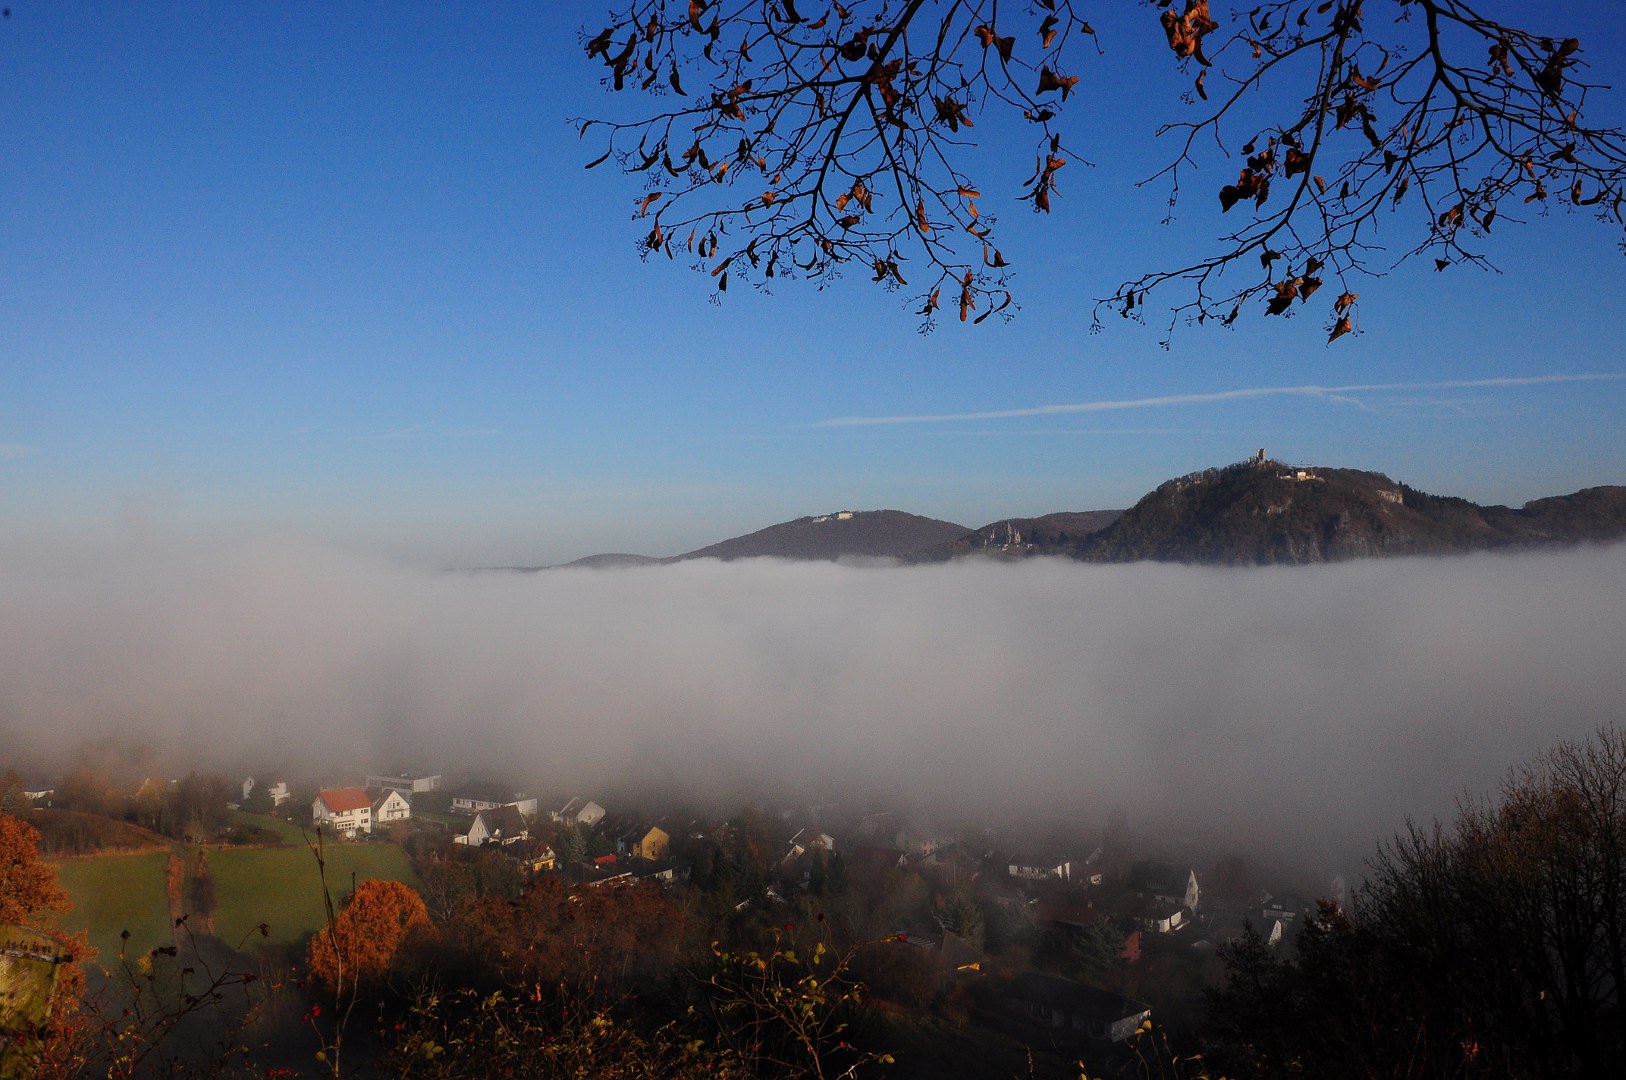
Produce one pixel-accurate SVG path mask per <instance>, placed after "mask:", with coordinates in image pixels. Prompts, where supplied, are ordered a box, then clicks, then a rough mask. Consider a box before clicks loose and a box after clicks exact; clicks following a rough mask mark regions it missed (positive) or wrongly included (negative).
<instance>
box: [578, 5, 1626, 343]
mask: <svg viewBox="0 0 1626 1080" xmlns="http://www.w3.org/2000/svg"><path fill="white" fill-rule="evenodd" d="M1140 6H1141V7H1142V8H1144V9H1145V11H1144V14H1143V23H1142V26H1143V30H1142V33H1141V34H1140V37H1139V39H1138V40H1136V41H1130V42H1123V43H1119V42H1114V43H1113V47H1120V46H1129V47H1134V46H1136V45H1138V46H1140V47H1142V48H1145V49H1147V50H1149V56H1150V55H1156V56H1160V57H1161V58H1162V59H1161V62H1163V63H1167V64H1170V65H1172V67H1173V68H1174V69H1175V70H1177V71H1178V72H1179V73H1181V74H1182V75H1183V77H1184V83H1183V85H1184V86H1185V88H1186V91H1185V94H1184V104H1183V105H1179V106H1176V105H1174V104H1173V103H1171V113H1170V119H1169V121H1168V122H1167V123H1166V124H1165V125H1164V126H1163V127H1162V129H1161V130H1160V131H1159V132H1158V134H1159V135H1163V136H1167V137H1169V138H1170V139H1171V140H1172V141H1171V148H1170V149H1171V153H1170V159H1169V161H1168V165H1167V167H1166V168H1165V169H1163V170H1162V171H1161V172H1159V173H1158V174H1157V175H1156V176H1153V177H1151V178H1149V179H1148V180H1147V181H1146V183H1151V184H1162V185H1166V186H1167V187H1168V189H1169V191H1170V198H1171V202H1174V201H1177V200H1179V199H1183V198H1187V197H1190V196H1192V195H1193V192H1192V191H1188V190H1187V189H1188V187H1190V186H1191V185H1192V184H1194V183H1196V175H1197V173H1196V170H1197V169H1198V167H1199V166H1212V168H1211V169H1210V170H1209V172H1208V173H1206V174H1205V175H1206V176H1207V177H1209V178H1206V179H1203V180H1202V181H1201V185H1200V187H1197V188H1196V189H1195V197H1197V198H1199V199H1202V200H1214V201H1217V202H1218V204H1219V209H1220V211H1221V220H1223V221H1225V222H1226V223H1227V224H1226V225H1224V226H1222V227H1221V228H1220V231H1219V235H1218V236H1217V237H1216V238H1215V242H1214V243H1213V245H1212V246H1211V248H1210V249H1209V250H1208V252H1207V253H1206V254H1203V255H1200V256H1199V257H1197V258H1195V259H1193V260H1192V261H1190V262H1189V263H1187V264H1186V265H1183V266H1173V267H1166V268H1153V269H1149V270H1146V271H1144V272H1142V273H1139V274H1138V275H1137V276H1134V277H1131V278H1129V279H1127V280H1125V281H1124V282H1123V283H1122V284H1121V285H1120V286H1119V287H1118V289H1117V290H1116V292H1115V293H1113V294H1112V295H1111V296H1107V297H1102V298H1099V299H1098V300H1097V309H1096V310H1097V317H1098V318H1099V316H1100V314H1101V313H1102V312H1103V311H1116V312H1118V313H1120V314H1122V315H1124V316H1126V317H1135V318H1139V317H1141V313H1142V311H1143V310H1144V309H1145V305H1146V304H1147V303H1148V300H1149V299H1150V297H1151V296H1152V294H1154V293H1157V294H1162V293H1163V292H1165V291H1167V292H1169V293H1170V296H1169V301H1168V307H1169V308H1170V309H1172V312H1173V315H1172V318H1171V322H1170V328H1171V330H1172V328H1173V326H1174V325H1175V324H1176V323H1178V322H1180V321H1182V320H1183V321H1186V322H1189V323H1194V324H1203V323H1207V322H1210V321H1215V322H1219V323H1221V324H1226V325H1228V324H1230V323H1232V322H1234V321H1235V320H1236V319H1237V318H1239V317H1240V316H1241V315H1242V314H1243V313H1244V312H1245V311H1258V312H1263V313H1264V314H1266V315H1284V314H1287V313H1289V312H1291V311H1294V310H1295V309H1297V308H1300V307H1302V306H1303V305H1305V304H1307V303H1309V302H1310V300H1311V298H1312V297H1314V296H1315V295H1316V294H1317V293H1318V292H1321V290H1322V289H1323V288H1325V289H1326V292H1325V293H1323V294H1322V295H1323V299H1322V300H1321V301H1317V308H1318V309H1319V310H1321V311H1323V312H1324V313H1325V316H1326V319H1327V331H1328V340H1329V341H1334V340H1337V339H1338V338H1340V337H1342V336H1343V335H1345V334H1347V333H1349V332H1351V331H1352V330H1353V329H1354V327H1355V321H1354V320H1355V317H1356V312H1357V306H1358V305H1357V301H1358V292H1357V290H1358V288H1359V287H1360V281H1361V279H1362V278H1363V276H1366V275H1370V274H1377V273H1382V272H1384V271H1386V270H1388V269H1389V268H1390V267H1391V265H1392V264H1393V263H1394V261H1395V257H1396V256H1395V254H1394V253H1393V252H1389V253H1385V249H1384V248H1381V247H1379V246H1378V242H1377V240H1376V237H1375V235H1374V233H1375V230H1376V228H1377V226H1378V223H1379V221H1380V219H1393V225H1392V226H1391V225H1390V224H1385V225H1384V228H1385V230H1386V231H1387V230H1390V229H1391V228H1392V229H1393V230H1395V231H1394V233H1393V234H1391V235H1399V236H1401V237H1402V241H1401V245H1400V247H1399V251H1400V253H1401V254H1400V260H1401V261H1404V260H1405V259H1408V258H1413V257H1418V256H1422V257H1426V258H1431V259H1433V261H1434V266H1435V267H1436V269H1440V270H1444V269H1446V268H1447V267H1450V266H1452V265H1454V264H1461V263H1468V264H1480V265H1484V264H1485V255H1484V250H1485V241H1486V238H1487V237H1488V236H1489V235H1490V233H1491V232H1492V230H1493V229H1494V228H1496V227H1498V226H1499V225H1504V224H1508V223H1513V222H1517V221H1519V220H1520V219H1521V218H1523V217H1527V216H1529V215H1531V214H1532V213H1539V212H1541V211H1543V210H1545V209H1547V208H1549V207H1564V208H1567V209H1569V210H1572V211H1574V212H1578V213H1584V214H1590V215H1593V216H1595V217H1596V218H1598V219H1599V221H1600V222H1602V223H1603V224H1605V225H1606V226H1607V227H1611V228H1616V229H1619V228H1621V227H1622V226H1623V225H1626V214H1623V202H1626V134H1623V132H1622V130H1621V128H1619V127H1617V126H1611V125H1608V124H1599V123H1595V122H1594V121H1593V119H1592V113H1591V107H1592V106H1593V105H1594V104H1595V101H1594V99H1595V98H1596V97H1597V95H1598V92H1599V91H1600V90H1602V89H1603V87H1602V86H1601V85H1600V84H1599V83H1598V82H1597V81H1596V79H1595V78H1594V77H1593V76H1592V75H1591V69H1590V66H1589V62H1588V59H1587V58H1588V53H1587V51H1586V48H1585V39H1584V38H1582V37H1576V36H1570V33H1569V32H1567V31H1564V32H1561V31H1560V30H1559V29H1558V28H1551V27H1540V28H1533V29H1525V28H1521V27H1516V26H1513V25H1511V24H1508V23H1505V22H1500V21H1497V19H1496V18H1495V17H1494V16H1487V15H1482V14H1481V13H1480V11H1479V10H1478V9H1479V7H1480V2H1479V0H1263V2H1261V3H1259V4H1257V5H1256V6H1254V7H1253V8H1252V9H1251V10H1246V11H1243V12H1238V13H1236V14H1232V13H1230V12H1222V11H1219V10H1218V9H1211V8H1210V4H1209V0H1141V4H1140ZM1490 6H1492V7H1500V8H1502V9H1503V10H1505V9H1506V6H1507V5H1506V4H1505V3H1496V2H1495V0H1491V5H1490ZM1536 10H1538V11H1539V10H1541V9H1539V8H1538V9H1536ZM1583 10H1590V11H1592V12H1593V13H1594V14H1597V13H1599V12H1600V10H1601V9H1599V8H1597V7H1591V8H1590V9H1583ZM1542 14H1543V16H1545V12H1542ZM1571 29H1572V30H1577V29H1579V30H1584V29H1585V28H1584V27H1581V28H1575V27H1572V28H1571ZM583 42H584V47H585V50H586V53H587V56H588V58H589V59H591V60H593V61H596V62H597V63H599V64H602V65H603V68H604V72H605V73H604V76H603V81H604V83H605V85H606V86H607V87H608V88H610V89H612V90H615V91H622V92H626V93H632V94H643V95H645V96H646V97H647V100H648V103H649V107H648V108H647V110H646V109H642V108H639V109H635V110H634V114H633V116H632V118H631V119H626V118H622V119H614V120H611V119H593V118H589V119H581V120H577V121H575V123H576V124H577V126H578V128H579V129H580V131H581V133H582V135H583V137H584V138H589V139H590V140H594V139H596V140H597V143H598V149H597V150H595V151H593V154H594V155H595V157H594V159H593V160H592V161H591V162H589V164H588V167H589V168H592V167H596V166H599V165H601V164H603V163H605V162H613V164H614V166H615V167H616V168H618V169H620V170H621V171H622V172H623V173H626V174H629V175H636V176H637V177H638V178H640V179H641V180H642V181H643V182H644V184H645V186H646V189H645V191H644V193H643V194H641V195H639V196H638V197H637V198H636V199H635V200H634V203H633V205H634V207H635V215H636V219H637V223H638V224H637V229H638V235H639V237H640V244H641V247H642V249H643V251H644V253H645V255H646V257H647V256H655V255H663V256H666V257H667V258H671V259H682V260H684V261H687V262H689V263H691V264H692V265H693V266H694V267H695V268H696V269H698V270H700V271H701V272H703V273H704V274H706V275H707V276H708V277H709V279H710V280H711V282H712V283H713V285H714V287H715V289H716V290H717V293H718V294H720V293H722V292H724V291H726V290H727V289H728V287H729V283H730V281H731V280H733V281H736V282H750V283H753V284H759V285H760V284H764V283H766V282H769V281H771V280H782V279H793V278H800V279H805V280H808V281H811V282H814V283H822V282H824V281H826V280H828V279H830V278H832V277H834V276H836V275H838V274H840V273H841V272H843V271H844V270H847V269H853V268H862V269H864V270H865V271H866V272H868V273H869V274H870V276H871V278H872V280H873V281H874V282H875V283H877V284H878V285H881V286H883V287H887V288H895V289H903V288H908V289H910V290H914V291H915V292H914V294H915V295H916V297H917V300H916V302H917V303H918V304H919V308H918V311H919V313H920V314H921V315H922V316H923V317H924V318H925V319H926V321H927V323H928V324H930V323H931V322H933V321H934V320H935V319H936V317H937V316H938V314H939V313H940V312H941V311H943V310H948V311H950V312H954V313H955V314H957V316H958V318H959V319H960V320H961V321H972V322H982V321H983V320H984V319H987V318H988V317H989V316H991V315H995V314H1001V313H1005V312H1007V311H1008V309H1009V308H1010V307H1011V304H1012V302H1013V294H1012V291H1011V282H1010V270H1009V267H1010V265H1011V264H1010V261H1009V260H1007V258H1006V256H1005V254H1004V252H1003V251H1002V250H1001V249H1000V246H999V236H998V235H997V230H996V227H995V223H994V222H993V221H992V220H991V218H992V215H990V214H988V213H985V212H984V211H985V210H986V209H987V208H988V207H989V206H990V205H996V204H992V203H990V202H989V201H987V200H985V197H984V194H983V192H984V190H985V189H984V188H983V185H982V183H981V182H980V181H979V180H978V178H977V177H976V176H973V175H971V171H970V170H971V157H970V155H969V154H968V150H969V148H970V146H971V145H972V144H973V142H974V140H975V139H977V138H978V136H979V134H981V133H983V132H986V131H988V130H990V129H992V128H994V127H996V126H997V127H1000V128H1002V129H1010V128H1015V129H1018V130H1021V131H1025V132H1027V133H1028V135H1029V136H1030V137H1031V140H1032V145H1033V159H1034V167H1033V169H1032V171H1031V174H1030V175H1029V176H1028V179H1027V181H1026V183H1025V185H1024V186H1023V187H1022V189H1021V190H1020V191H1019V192H1010V191H1006V192H992V191H990V192H989V196H990V197H1009V196H1011V195H1018V196H1019V197H1020V198H1021V199H1023V200H1024V201H1026V202H1027V203H1028V205H1029V206H1030V207H1031V208H1032V210H1033V211H1035V212H1037V213H1041V214H1042V213H1048V212H1049V211H1050V210H1051V208H1052V205H1053V202H1054V201H1055V200H1056V199H1057V198H1059V197H1060V195H1061V180H1062V178H1063V177H1064V176H1066V175H1067V173H1066V171H1065V170H1066V168H1067V166H1068V164H1069V162H1071V161H1076V160H1077V159H1078V158H1079V154H1078V152H1077V149H1078V148H1076V147H1074V146H1073V145H1071V141H1070V136H1069V135H1068V134H1067V133H1068V132H1069V131H1072V130H1076V128H1077V126H1078V121H1079V120H1080V118H1081V117H1089V118H1097V119H1098V118H1099V109H1100V104H1099V102H1100V100H1101V98H1100V96H1099V95H1095V96H1094V104H1091V105H1084V104H1082V102H1083V100H1085V95H1083V94H1082V93H1079V92H1078V91H1080V90H1081V89H1084V88H1088V87H1089V86H1090V83H1089V82H1088V80H1089V78H1090V66H1089V65H1090V61H1091V60H1092V58H1094V57H1095V56H1096V55H1097V54H1098V53H1099V51H1100V50H1101V49H1102V47H1103V46H1102V45H1101V43H1100V41H1099V38H1098V35H1097V34H1096V31H1095V29H1094V28H1093V27H1092V26H1091V25H1090V23H1089V22H1087V21H1086V20H1085V18H1084V17H1083V14H1082V13H1081V12H1080V11H1079V10H1078V9H1077V8H1076V7H1075V5H1074V4H1073V3H1072V2H1071V0H1031V2H1029V3H1025V4H1015V3H1010V2H1006V3H1000V2H999V0H952V2H951V0H627V2H623V3H621V4H620V5H618V6H617V7H616V8H615V9H614V10H613V11H612V13H611V14H610V17H609V19H608V21H607V22H606V23H605V24H603V25H602V29H599V30H597V32H596V33H594V32H592V31H587V32H584V34H583ZM1091 109H1094V110H1096V112H1094V113H1091V112H1090V111H1089V110H1091ZM1081 110H1083V111H1081ZM1182 110H1183V111H1182ZM1211 205H1212V204H1211ZM1329 297H1330V298H1332V299H1331V300H1330V302H1329V301H1328V300H1327V298H1329ZM1323 304H1325V306H1324V307H1323V306H1322V305H1323ZM1165 344H1166V342H1165Z"/></svg>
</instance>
